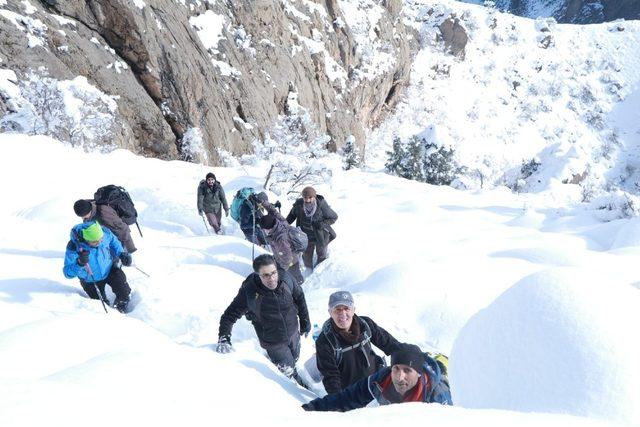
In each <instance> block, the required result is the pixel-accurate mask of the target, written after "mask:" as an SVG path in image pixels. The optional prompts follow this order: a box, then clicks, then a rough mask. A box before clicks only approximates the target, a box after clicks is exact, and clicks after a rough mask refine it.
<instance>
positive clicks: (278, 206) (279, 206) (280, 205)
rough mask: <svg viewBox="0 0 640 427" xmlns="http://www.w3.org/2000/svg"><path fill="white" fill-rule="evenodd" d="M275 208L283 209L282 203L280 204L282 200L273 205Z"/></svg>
mask: <svg viewBox="0 0 640 427" xmlns="http://www.w3.org/2000/svg"><path fill="white" fill-rule="evenodd" d="M273 207H275V208H278V209H280V208H281V207H282V203H280V200H278V201H276V202H275V203H274V204H273Z"/></svg>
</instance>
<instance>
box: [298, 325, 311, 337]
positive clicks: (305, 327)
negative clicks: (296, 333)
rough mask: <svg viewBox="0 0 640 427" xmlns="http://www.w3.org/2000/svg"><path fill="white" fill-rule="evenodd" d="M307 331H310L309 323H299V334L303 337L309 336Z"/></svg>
mask: <svg viewBox="0 0 640 427" xmlns="http://www.w3.org/2000/svg"><path fill="white" fill-rule="evenodd" d="M309 332H311V325H309V324H308V323H307V322H304V323H300V335H304V337H305V338H306V337H308V336H309Z"/></svg>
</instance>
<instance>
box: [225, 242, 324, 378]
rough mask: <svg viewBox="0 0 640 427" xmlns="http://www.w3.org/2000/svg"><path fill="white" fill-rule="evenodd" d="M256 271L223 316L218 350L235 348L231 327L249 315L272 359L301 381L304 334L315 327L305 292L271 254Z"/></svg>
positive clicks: (256, 265) (257, 263)
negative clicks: (277, 264) (301, 337)
mask: <svg viewBox="0 0 640 427" xmlns="http://www.w3.org/2000/svg"><path fill="white" fill-rule="evenodd" d="M253 271H254V272H253V273H251V274H250V275H249V276H247V278H246V279H245V281H244V282H243V283H242V286H241V287H240V290H239V291H238V295H236V297H235V298H234V299H233V301H232V302H231V304H230V305H229V307H227V309H226V310H225V311H224V313H223V314H222V316H221V317H220V328H219V331H218V336H219V338H218V345H217V347H216V351H217V352H218V353H228V352H229V351H231V329H232V328H233V325H234V324H235V323H236V321H238V319H240V317H242V316H243V315H246V317H247V319H248V320H250V321H251V323H252V324H253V327H254V328H255V330H256V334H257V335H258V339H259V341H260V346H261V347H262V348H263V349H265V350H266V352H267V355H268V356H269V359H270V360H271V362H273V364H275V365H276V366H277V367H278V369H279V370H280V371H282V372H283V373H284V374H285V375H286V376H288V377H290V378H293V379H295V380H296V381H298V382H300V379H299V377H298V373H297V371H296V368H295V366H296V362H297V360H298V357H299V356H300V335H305V336H306V335H307V334H308V333H309V331H310V330H311V324H310V322H309V311H308V310H307V303H306V301H305V298H304V292H303V291H302V288H301V287H300V285H298V284H297V283H296V282H295V281H294V280H293V278H292V277H291V275H289V274H288V273H287V272H285V271H283V270H278V269H277V267H276V261H275V259H274V258H273V256H271V255H268V254H264V255H260V256H258V257H256V259H255V260H254V261H253ZM298 319H299V323H298Z"/></svg>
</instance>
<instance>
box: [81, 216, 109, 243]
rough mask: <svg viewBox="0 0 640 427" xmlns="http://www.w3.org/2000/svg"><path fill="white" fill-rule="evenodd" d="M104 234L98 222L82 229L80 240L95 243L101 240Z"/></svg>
mask: <svg viewBox="0 0 640 427" xmlns="http://www.w3.org/2000/svg"><path fill="white" fill-rule="evenodd" d="M102 236H104V232H103V231H102V226H101V225H100V223H99V222H98V221H94V222H93V223H92V224H91V225H90V226H88V227H86V228H84V229H82V238H83V239H84V240H85V241H87V242H96V241H98V240H100V239H102Z"/></svg>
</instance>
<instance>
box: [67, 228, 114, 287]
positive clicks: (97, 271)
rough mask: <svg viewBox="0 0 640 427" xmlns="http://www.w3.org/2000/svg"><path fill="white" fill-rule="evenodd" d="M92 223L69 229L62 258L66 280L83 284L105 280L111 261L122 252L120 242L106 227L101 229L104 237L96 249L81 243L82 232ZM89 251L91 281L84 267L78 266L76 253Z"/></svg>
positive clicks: (111, 264)
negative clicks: (78, 280)
mask: <svg viewBox="0 0 640 427" xmlns="http://www.w3.org/2000/svg"><path fill="white" fill-rule="evenodd" d="M92 224H93V222H85V223H83V224H78V225H76V226H75V227H73V228H72V229H71V240H69V243H67V251H66V253H65V256H64V268H63V269H62V272H63V273H64V277H66V278H67V279H73V278H74V277H77V278H79V279H80V280H83V281H85V282H91V281H92V280H95V281H99V280H103V279H106V278H107V276H108V275H109V272H111V267H113V261H114V260H115V259H117V258H118V257H119V256H120V254H121V253H122V252H123V251H124V250H123V249H122V244H121V243H120V240H118V238H117V237H116V236H115V235H114V234H113V233H112V232H111V231H110V230H109V229H108V228H106V227H102V231H103V232H104V236H103V238H102V241H101V242H100V244H99V245H98V246H97V247H95V248H94V247H92V246H89V245H88V244H87V243H86V242H84V241H81V239H80V236H82V230H83V229H84V228H87V227H89V226H90V225H92ZM81 250H82V251H89V264H88V265H89V268H90V269H91V271H92V272H93V279H90V278H89V273H88V272H87V269H86V268H85V267H81V266H79V265H78V253H79V252H80V251H81Z"/></svg>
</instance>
